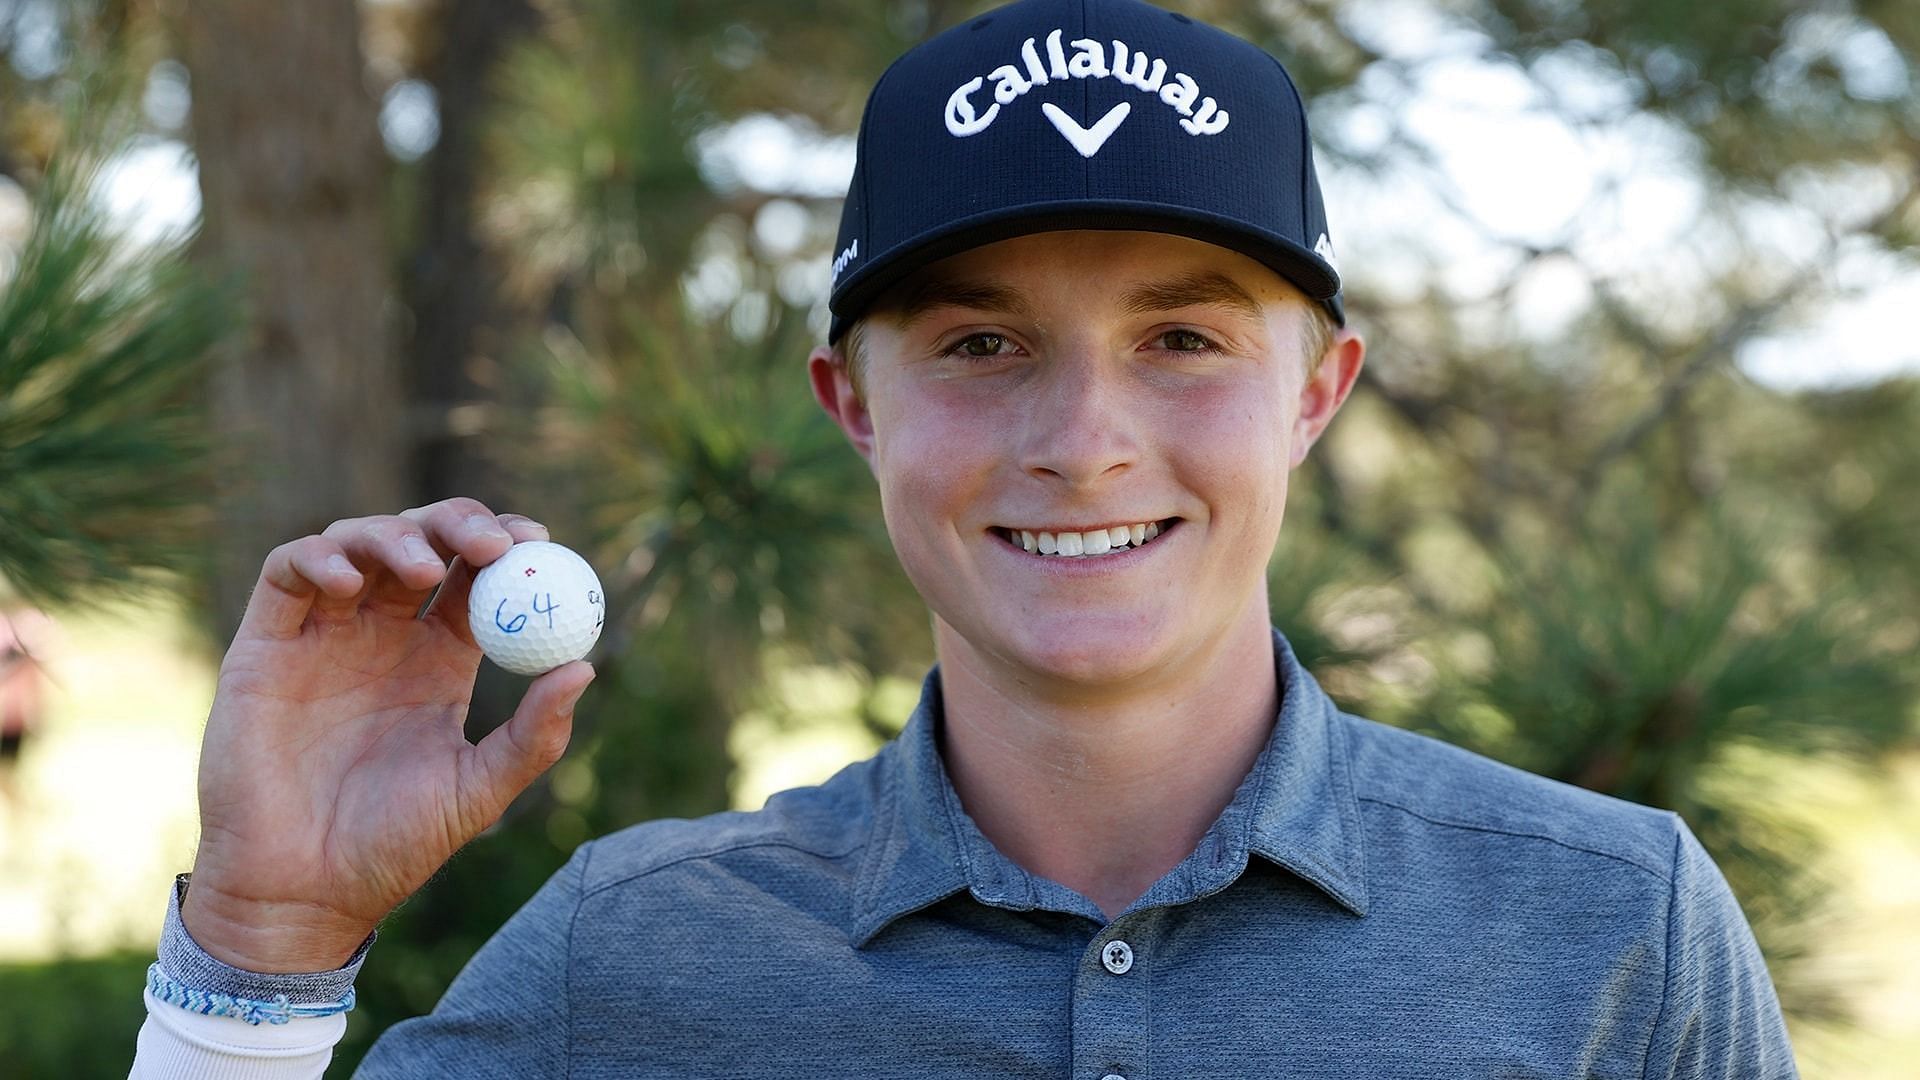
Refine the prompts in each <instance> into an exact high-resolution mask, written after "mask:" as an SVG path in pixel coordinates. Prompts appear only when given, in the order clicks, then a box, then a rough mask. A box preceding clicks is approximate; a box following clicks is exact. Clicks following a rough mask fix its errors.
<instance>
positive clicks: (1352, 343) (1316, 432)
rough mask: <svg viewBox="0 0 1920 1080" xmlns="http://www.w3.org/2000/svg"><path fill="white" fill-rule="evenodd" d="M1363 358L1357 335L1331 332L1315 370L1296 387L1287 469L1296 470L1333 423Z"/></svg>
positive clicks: (1364, 353)
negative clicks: (1297, 402) (1297, 398)
mask: <svg viewBox="0 0 1920 1080" xmlns="http://www.w3.org/2000/svg"><path fill="white" fill-rule="evenodd" d="M1366 357H1367V343H1366V342H1365V341H1364V340H1362V339H1361V337H1360V335H1359V334H1358V333H1356V332H1354V331H1352V330H1348V329H1342V330H1339V331H1337V332H1335V334H1334V335H1333V342H1332V343H1331V344H1329V345H1328V346H1327V351H1326V353H1325V355H1323V356H1322V357H1321V358H1320V368H1319V370H1318V371H1316V372H1314V374H1313V377H1312V378H1310V379H1308V380H1307V381H1306V382H1305V383H1303V384H1302V385H1301V387H1300V412H1299V415H1298V416H1296V417H1295V418H1294V421H1293V454H1292V457H1293V460H1292V461H1291V462H1290V463H1289V465H1288V467H1289V468H1299V467H1300V463H1301V462H1303V461H1305V460H1307V451H1308V450H1311V449H1313V444H1314V443H1316V442H1318V441H1319V440H1320V435H1321V433H1322V432H1325V431H1326V430H1327V425H1328V424H1331V423H1333V414H1334V413H1337V412H1339V411H1340V406H1341V405H1342V404H1344V403H1345V402H1346V400H1347V395H1348V394H1350V393H1352V392H1353V383H1354V380H1355V379H1358V378H1359V377H1360V365H1361V364H1363V363H1365V362H1366Z"/></svg>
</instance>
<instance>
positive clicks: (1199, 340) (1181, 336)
mask: <svg viewBox="0 0 1920 1080" xmlns="http://www.w3.org/2000/svg"><path fill="white" fill-rule="evenodd" d="M1160 345H1161V347H1162V348H1164V349H1167V350H1169V351H1172V352H1207V351H1208V350H1210V349H1212V348H1214V344H1213V342H1212V341H1210V340H1208V339H1207V338H1206V337H1204V336H1203V335H1201V334H1198V333H1195V332H1194V331H1192V330H1169V331H1167V332H1166V333H1164V334H1161V335H1160Z"/></svg>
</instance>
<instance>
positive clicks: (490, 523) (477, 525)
mask: <svg viewBox="0 0 1920 1080" xmlns="http://www.w3.org/2000/svg"><path fill="white" fill-rule="evenodd" d="M467 527H468V528H470V529H472V530H473V531H474V532H477V533H479V534H480V535H481V536H498V537H504V536H506V535H507V530H505V529H503V528H501V527H500V523H499V522H498V521H496V520H494V519H493V518H490V517H488V516H487V515H485V514H475V515H473V516H472V517H470V518H468V519H467Z"/></svg>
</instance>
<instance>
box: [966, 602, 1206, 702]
mask: <svg viewBox="0 0 1920 1080" xmlns="http://www.w3.org/2000/svg"><path fill="white" fill-rule="evenodd" d="M994 629H995V630H996V631H999V632H998V633H995V634H993V635H992V637H991V639H990V640H991V642H992V644H991V645H990V646H989V647H990V648H991V649H992V650H993V651H994V652H995V653H997V654H998V658H999V659H1000V661H1001V662H1002V663H1005V664H1008V665H1009V666H1012V667H1015V668H1019V669H1023V670H1024V671H1026V672H1028V673H1030V676H1029V677H1031V678H1034V679H1037V680H1041V681H1046V682H1055V683H1061V684H1069V685H1072V686H1079V687H1085V688H1087V689H1093V688H1096V687H1108V686H1113V687H1117V686H1124V685H1126V684H1128V683H1133V682H1137V681H1139V680H1140V679H1142V678H1145V677H1149V676H1151V675H1152V674H1153V673H1154V672H1155V671H1157V670H1160V669H1161V668H1163V667H1164V666H1165V665H1166V664H1167V663H1168V662H1169V661H1170V659H1171V655H1170V654H1171V653H1172V649H1171V648H1170V644H1171V643H1170V642H1168V641H1167V640H1166V637H1165V635H1164V634H1163V633H1162V632H1161V631H1162V630H1163V629H1164V628H1163V627H1162V626H1159V625H1156V620H1153V619H1152V618H1151V617H1141V616H1123V615H1111V616H1101V615H1088V614H1075V615H1072V616H1066V617H1062V618H1058V619H1048V620H1029V621H1027V622H1024V623H1023V624H1022V625H1020V626H1018V627H1012V628H1009V627H996V628H994ZM976 640H977V639H976Z"/></svg>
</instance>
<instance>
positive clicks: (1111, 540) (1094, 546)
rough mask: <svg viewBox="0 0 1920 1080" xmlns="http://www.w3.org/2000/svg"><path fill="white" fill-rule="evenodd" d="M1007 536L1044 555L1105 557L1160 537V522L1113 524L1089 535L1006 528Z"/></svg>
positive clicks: (1018, 543)
mask: <svg viewBox="0 0 1920 1080" xmlns="http://www.w3.org/2000/svg"><path fill="white" fill-rule="evenodd" d="M1006 535H1007V539H1008V540H1010V541H1012V542H1013V543H1014V544H1017V545H1019V546H1020V547H1022V548H1024V549H1026V550H1027V551H1034V552H1038V553H1040V554H1042V555H1066V556H1068V557H1073V556H1091V555H1105V554H1107V553H1109V552H1114V551H1124V550H1126V549H1127V548H1128V547H1129V546H1131V547H1139V546H1140V545H1142V544H1144V543H1146V542H1148V541H1149V540H1152V539H1153V538H1154V537H1156V536H1159V535H1160V523H1159V522H1154V521H1150V522H1146V523H1145V524H1141V525H1114V526H1111V527H1109V528H1105V529H1089V530H1088V531H1086V532H1059V533H1053V532H1038V533H1036V532H1033V531H1032V530H1030V529H1007V530H1006Z"/></svg>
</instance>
